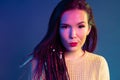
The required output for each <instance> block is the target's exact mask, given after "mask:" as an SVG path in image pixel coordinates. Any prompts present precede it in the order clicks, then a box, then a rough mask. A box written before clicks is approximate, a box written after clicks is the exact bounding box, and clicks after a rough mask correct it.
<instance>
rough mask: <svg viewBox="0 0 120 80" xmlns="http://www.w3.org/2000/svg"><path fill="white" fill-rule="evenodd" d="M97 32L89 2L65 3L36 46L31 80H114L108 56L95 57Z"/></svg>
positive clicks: (51, 20) (60, 4)
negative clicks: (111, 77) (106, 58)
mask: <svg viewBox="0 0 120 80" xmlns="http://www.w3.org/2000/svg"><path fill="white" fill-rule="evenodd" d="M96 43H97V31H96V25H95V22H94V18H93V14H92V10H91V8H90V6H89V5H88V3H87V2H86V1H85V0H61V1H60V2H59V3H58V5H57V6H56V7H55V9H54V11H53V13H52V15H51V17H50V20H49V25H48V31H47V34H46V36H45V37H44V38H43V40H42V41H41V42H40V43H39V44H38V45H37V46H36V47H35V49H34V52H33V59H32V74H31V75H32V76H31V80H110V78H109V69H108V65H107V62H106V60H105V58H104V57H102V56H100V55H97V54H94V53H93V52H94V50H95V47H96Z"/></svg>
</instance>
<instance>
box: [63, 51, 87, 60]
mask: <svg viewBox="0 0 120 80" xmlns="http://www.w3.org/2000/svg"><path fill="white" fill-rule="evenodd" d="M84 53H85V52H84V51H83V50H78V51H68V52H65V60H76V59H78V58H80V57H82V56H83V55H84Z"/></svg>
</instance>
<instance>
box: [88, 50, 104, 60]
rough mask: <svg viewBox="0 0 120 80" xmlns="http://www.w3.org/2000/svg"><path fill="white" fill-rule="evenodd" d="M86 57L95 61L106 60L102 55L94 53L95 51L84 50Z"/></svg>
mask: <svg viewBox="0 0 120 80" xmlns="http://www.w3.org/2000/svg"><path fill="white" fill-rule="evenodd" d="M86 54H87V55H86V58H87V59H89V60H92V61H97V62H106V59H105V57H104V56H102V55H99V54H96V53H91V52H87V51H86Z"/></svg>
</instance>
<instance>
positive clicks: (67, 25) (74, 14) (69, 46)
mask: <svg viewBox="0 0 120 80" xmlns="http://www.w3.org/2000/svg"><path fill="white" fill-rule="evenodd" d="M89 32H90V27H89V25H88V16H87V13H86V12H85V11H84V10H78V9H75V10H68V11H65V12H64V13H63V14H62V16H61V21H60V28H59V33H60V38H61V42H62V44H63V46H64V47H65V48H66V50H67V51H78V50H80V49H81V50H82V46H83V45H84V43H85V40H86V36H87V35H88V34H89Z"/></svg>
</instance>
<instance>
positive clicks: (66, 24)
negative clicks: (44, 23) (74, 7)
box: [60, 23, 70, 26]
mask: <svg viewBox="0 0 120 80" xmlns="http://www.w3.org/2000/svg"><path fill="white" fill-rule="evenodd" d="M61 25H62V26H63V25H65V26H70V25H69V24H67V23H61V24H60V26H61Z"/></svg>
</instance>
